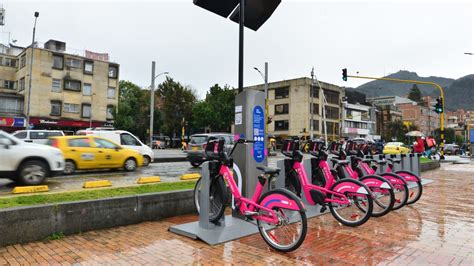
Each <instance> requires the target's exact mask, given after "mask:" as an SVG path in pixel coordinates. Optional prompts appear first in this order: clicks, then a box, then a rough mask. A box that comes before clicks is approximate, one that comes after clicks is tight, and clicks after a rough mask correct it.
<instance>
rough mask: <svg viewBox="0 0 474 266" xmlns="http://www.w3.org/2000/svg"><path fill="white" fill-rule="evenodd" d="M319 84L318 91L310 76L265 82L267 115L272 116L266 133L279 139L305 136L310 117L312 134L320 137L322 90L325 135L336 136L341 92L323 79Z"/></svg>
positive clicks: (259, 87)
mask: <svg viewBox="0 0 474 266" xmlns="http://www.w3.org/2000/svg"><path fill="white" fill-rule="evenodd" d="M320 84H321V87H322V89H323V90H322V91H320V89H319V86H318V85H317V83H315V84H314V85H312V83H311V79H310V78H297V79H291V80H283V81H277V82H272V83H269V84H268V98H269V116H270V117H271V118H272V122H271V123H270V124H269V125H268V132H269V134H272V135H275V136H277V137H280V138H286V137H288V136H298V137H301V136H309V134H310V120H311V123H312V124H313V137H319V136H321V135H322V134H323V132H324V128H323V127H324V125H323V119H322V110H323V104H322V103H323V95H322V93H324V96H325V98H326V100H327V102H328V104H327V105H326V106H325V109H326V120H327V125H328V126H327V134H328V138H332V139H336V138H339V136H340V121H341V117H342V108H341V103H342V97H343V91H342V89H341V88H340V87H338V86H336V85H333V84H329V83H326V82H320ZM245 89H255V90H261V91H263V89H264V88H263V84H260V85H256V86H251V87H246V88H245ZM310 93H311V97H310ZM310 107H312V108H310ZM310 109H311V110H310ZM310 114H311V115H310Z"/></svg>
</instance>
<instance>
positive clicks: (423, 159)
mask: <svg viewBox="0 0 474 266" xmlns="http://www.w3.org/2000/svg"><path fill="white" fill-rule="evenodd" d="M432 161H433V160H431V159H428V158H426V157H420V163H430V162H432Z"/></svg>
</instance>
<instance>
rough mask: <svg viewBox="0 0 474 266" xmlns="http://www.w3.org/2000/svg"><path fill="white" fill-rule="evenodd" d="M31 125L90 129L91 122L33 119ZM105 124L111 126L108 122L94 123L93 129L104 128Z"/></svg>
mask: <svg viewBox="0 0 474 266" xmlns="http://www.w3.org/2000/svg"><path fill="white" fill-rule="evenodd" d="M30 123H31V124H33V125H35V126H46V127H47V126H57V127H78V128H88V127H90V125H91V124H90V122H89V121H77V120H52V119H42V118H31V119H30ZM104 124H110V123H107V122H97V121H93V122H92V127H102V126H104Z"/></svg>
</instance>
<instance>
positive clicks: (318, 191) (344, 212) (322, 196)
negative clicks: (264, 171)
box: [282, 140, 373, 226]
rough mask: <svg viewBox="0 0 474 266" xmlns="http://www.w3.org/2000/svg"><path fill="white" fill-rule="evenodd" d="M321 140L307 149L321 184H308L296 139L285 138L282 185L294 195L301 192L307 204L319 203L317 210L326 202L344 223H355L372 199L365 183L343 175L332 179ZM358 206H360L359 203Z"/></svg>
mask: <svg viewBox="0 0 474 266" xmlns="http://www.w3.org/2000/svg"><path fill="white" fill-rule="evenodd" d="M323 146H324V143H323V142H320V141H312V142H311V143H310V152H311V154H312V155H313V156H314V157H315V158H314V159H315V165H316V166H317V168H315V169H313V171H320V173H321V175H322V176H323V178H324V180H326V182H325V184H324V186H317V185H314V184H310V183H309V182H308V178H307V175H306V171H305V169H304V167H303V164H302V161H303V153H302V152H301V151H300V150H299V149H298V147H299V143H298V140H286V141H285V142H284V144H283V146H282V153H283V154H284V155H285V156H287V157H289V158H290V159H286V160H285V170H286V178H285V186H286V187H287V188H289V189H290V190H291V191H293V192H295V194H296V195H298V196H300V197H301V192H302V190H303V193H304V195H305V198H306V200H307V202H308V203H309V204H311V205H316V204H320V205H321V206H322V207H321V212H324V211H325V210H326V206H329V210H330V211H331V214H332V215H333V216H334V218H336V220H338V221H339V222H340V223H342V224H344V225H346V226H359V225H362V224H364V223H365V222H367V220H369V218H370V216H371V215H372V209H373V200H372V196H371V194H370V192H369V189H368V188H367V186H366V185H364V184H363V183H362V182H360V181H358V180H353V179H343V180H339V181H337V182H336V180H335V178H334V175H336V172H335V171H334V170H332V169H331V168H330V167H329V164H328V163H327V161H326V160H327V157H328V155H327V153H326V152H325V151H324V150H323ZM361 206H362V207H361Z"/></svg>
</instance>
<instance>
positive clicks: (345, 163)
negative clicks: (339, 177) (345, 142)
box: [331, 158, 350, 165]
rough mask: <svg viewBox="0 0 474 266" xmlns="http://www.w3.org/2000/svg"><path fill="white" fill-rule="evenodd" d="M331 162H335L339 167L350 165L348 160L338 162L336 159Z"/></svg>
mask: <svg viewBox="0 0 474 266" xmlns="http://www.w3.org/2000/svg"><path fill="white" fill-rule="evenodd" d="M331 162H333V163H335V164H339V165H348V164H349V163H350V162H349V161H347V160H338V159H335V158H331Z"/></svg>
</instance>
